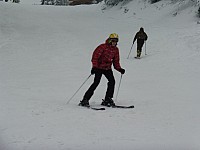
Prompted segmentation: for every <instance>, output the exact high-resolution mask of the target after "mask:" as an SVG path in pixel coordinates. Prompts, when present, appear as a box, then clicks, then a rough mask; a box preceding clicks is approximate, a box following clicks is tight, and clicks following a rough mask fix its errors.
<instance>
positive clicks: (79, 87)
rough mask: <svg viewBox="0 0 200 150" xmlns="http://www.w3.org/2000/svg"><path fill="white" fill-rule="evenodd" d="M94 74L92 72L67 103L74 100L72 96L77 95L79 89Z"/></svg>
mask: <svg viewBox="0 0 200 150" xmlns="http://www.w3.org/2000/svg"><path fill="white" fill-rule="evenodd" d="M91 75H92V74H90V75H89V76H88V77H87V79H86V80H85V81H84V82H83V83H82V84H81V86H80V87H79V89H78V90H77V91H76V92H75V93H74V95H72V97H71V98H70V99H69V100H68V102H67V104H69V102H70V101H71V100H72V98H73V97H74V96H75V95H76V93H78V91H79V90H80V89H81V87H82V86H83V85H84V84H85V82H86V81H87V80H88V79H89V78H90V77H91Z"/></svg>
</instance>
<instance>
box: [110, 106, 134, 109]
mask: <svg viewBox="0 0 200 150" xmlns="http://www.w3.org/2000/svg"><path fill="white" fill-rule="evenodd" d="M112 108H125V109H129V108H134V105H130V106H123V105H115V106H112Z"/></svg>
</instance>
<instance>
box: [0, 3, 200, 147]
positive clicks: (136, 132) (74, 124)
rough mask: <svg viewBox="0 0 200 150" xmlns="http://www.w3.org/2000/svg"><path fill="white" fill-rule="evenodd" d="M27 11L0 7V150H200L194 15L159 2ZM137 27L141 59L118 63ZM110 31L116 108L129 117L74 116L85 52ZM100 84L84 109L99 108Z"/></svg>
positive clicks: (78, 112)
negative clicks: (142, 37) (116, 53)
mask: <svg viewBox="0 0 200 150" xmlns="http://www.w3.org/2000/svg"><path fill="white" fill-rule="evenodd" d="M29 2H30V3H29ZM29 2H28V1H26V2H24V3H23V1H22V0H21V4H13V3H5V2H0V72H1V73H0V150H22V149H23V150H44V149H45V150H47V149H48V150H68V149H69V150H82V149H85V150H86V149H88V150H102V149H109V150H120V149H125V150H132V149H134V150H146V149H148V150H199V149H200V144H199V139H200V127H199V124H200V120H199V113H200V110H199V108H198V106H199V104H200V102H199V86H200V79H199V76H200V68H199V65H200V60H199V55H200V44H199V40H200V25H198V24H196V19H195V17H194V9H193V7H188V8H185V9H181V11H178V13H177V15H176V16H174V15H173V14H174V13H176V12H177V10H178V6H177V5H176V4H170V3H168V2H167V1H166V2H162V3H157V4H155V5H149V4H148V3H141V2H140V3H139V2H138V1H134V2H131V3H130V4H129V5H127V6H123V7H122V8H121V9H120V7H116V8H112V9H108V10H101V8H102V4H98V5H90V6H76V7H57V6H40V5H32V4H33V3H32V2H33V1H32V2H31V1H29ZM34 3H35V2H34ZM30 4H31V5H30ZM125 8H126V9H129V11H128V12H127V13H124V9H125ZM179 8H180V7H179ZM179 10H180V9H179ZM141 26H143V27H144V28H145V31H146V32H147V34H148V36H149V39H148V41H147V44H146V50H147V54H148V55H146V56H145V55H144V51H143V54H142V59H140V60H135V59H134V55H135V52H136V45H134V46H133V49H132V51H131V56H130V58H129V59H127V55H128V53H129V50H130V47H131V44H132V39H133V36H134V34H135V33H136V32H137V31H138V30H139V28H140V27H141ZM112 32H116V33H118V34H119V36H120V41H119V44H118V46H119V48H120V54H121V65H122V67H124V68H125V69H126V74H125V75H123V78H122V83H121V87H120V92H119V95H118V100H117V101H116V103H117V104H121V105H129V104H134V105H135V109H132V110H121V109H111V108H108V109H106V110H105V111H101V112H96V111H93V110H89V109H84V108H80V107H78V106H77V104H78V103H79V101H80V100H81V99H82V96H83V94H84V92H85V91H86V90H87V88H88V87H89V85H90V84H91V82H92V81H93V76H92V77H91V78H90V79H89V80H88V81H87V82H86V84H85V85H84V86H83V87H82V88H81V90H80V91H79V92H78V93H77V94H76V95H75V97H74V98H73V99H72V100H71V101H70V103H69V104H68V105H67V104H66V102H67V101H68V100H69V98H70V97H71V96H72V95H73V94H74V92H75V91H76V90H77V89H78V88H79V86H80V85H81V84H82V83H83V81H84V80H85V79H86V78H87V77H88V76H89V74H90V69H91V62H90V60H91V54H92V52H93V50H94V49H95V48H96V46H98V45H99V44H101V43H102V42H104V41H105V40H106V38H107V37H108V35H109V34H110V33H112ZM114 73H115V78H116V89H117V88H118V84H119V79H120V74H119V73H118V72H117V71H114ZM106 84H107V81H106V79H105V78H102V82H101V84H100V85H99V87H98V88H97V90H96V92H95V94H94V96H93V97H92V99H91V101H90V104H91V105H94V106H99V104H100V103H101V99H102V98H104V94H105V90H106Z"/></svg>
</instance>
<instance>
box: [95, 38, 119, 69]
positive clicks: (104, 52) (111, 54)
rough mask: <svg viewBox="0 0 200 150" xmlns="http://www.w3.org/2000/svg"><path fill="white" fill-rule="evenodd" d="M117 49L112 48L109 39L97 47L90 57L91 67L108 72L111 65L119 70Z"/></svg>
mask: <svg viewBox="0 0 200 150" xmlns="http://www.w3.org/2000/svg"><path fill="white" fill-rule="evenodd" d="M119 60H120V58H119V49H118V48H117V47H116V46H112V45H111V44H110V42H109V39H107V40H106V42H105V43H104V44H101V45H99V46H98V47H97V48H96V49H95V50H94V52H93V55H92V67H93V68H97V69H103V70H109V69H111V66H112V64H113V66H114V68H115V69H116V70H117V71H119V70H120V69H121V66H120V62H119Z"/></svg>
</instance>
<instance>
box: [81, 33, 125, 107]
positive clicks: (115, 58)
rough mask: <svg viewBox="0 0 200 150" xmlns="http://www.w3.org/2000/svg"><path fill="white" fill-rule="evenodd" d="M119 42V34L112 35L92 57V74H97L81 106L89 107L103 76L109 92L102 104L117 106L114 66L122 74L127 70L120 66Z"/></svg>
mask: <svg viewBox="0 0 200 150" xmlns="http://www.w3.org/2000/svg"><path fill="white" fill-rule="evenodd" d="M118 41H119V37H118V34H116V33H112V34H110V36H109V38H108V39H107V40H106V42H105V43H104V44H101V45H99V46H98V47H97V48H96V49H95V50H94V52H93V55H92V70H91V74H92V75H93V74H95V77H94V81H93V83H92V85H91V86H90V87H89V89H88V90H87V91H86V93H85V95H84V96H83V99H82V101H80V103H79V105H80V106H86V107H89V100H90V98H91V97H92V95H93V94H94V91H95V89H96V88H97V86H98V85H99V83H100V80H101V77H102V75H104V76H105V77H106V78H107V80H108V84H107V91H106V95H105V99H104V100H103V102H102V103H101V105H104V106H115V103H114V101H113V99H112V98H113V94H114V88H115V78H114V76H113V71H112V68H111V66H112V64H113V66H114V68H115V69H116V70H117V71H119V72H120V73H121V74H124V73H125V69H122V68H121V66H120V62H119V60H120V57H119V49H118V48H117V42H118Z"/></svg>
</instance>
